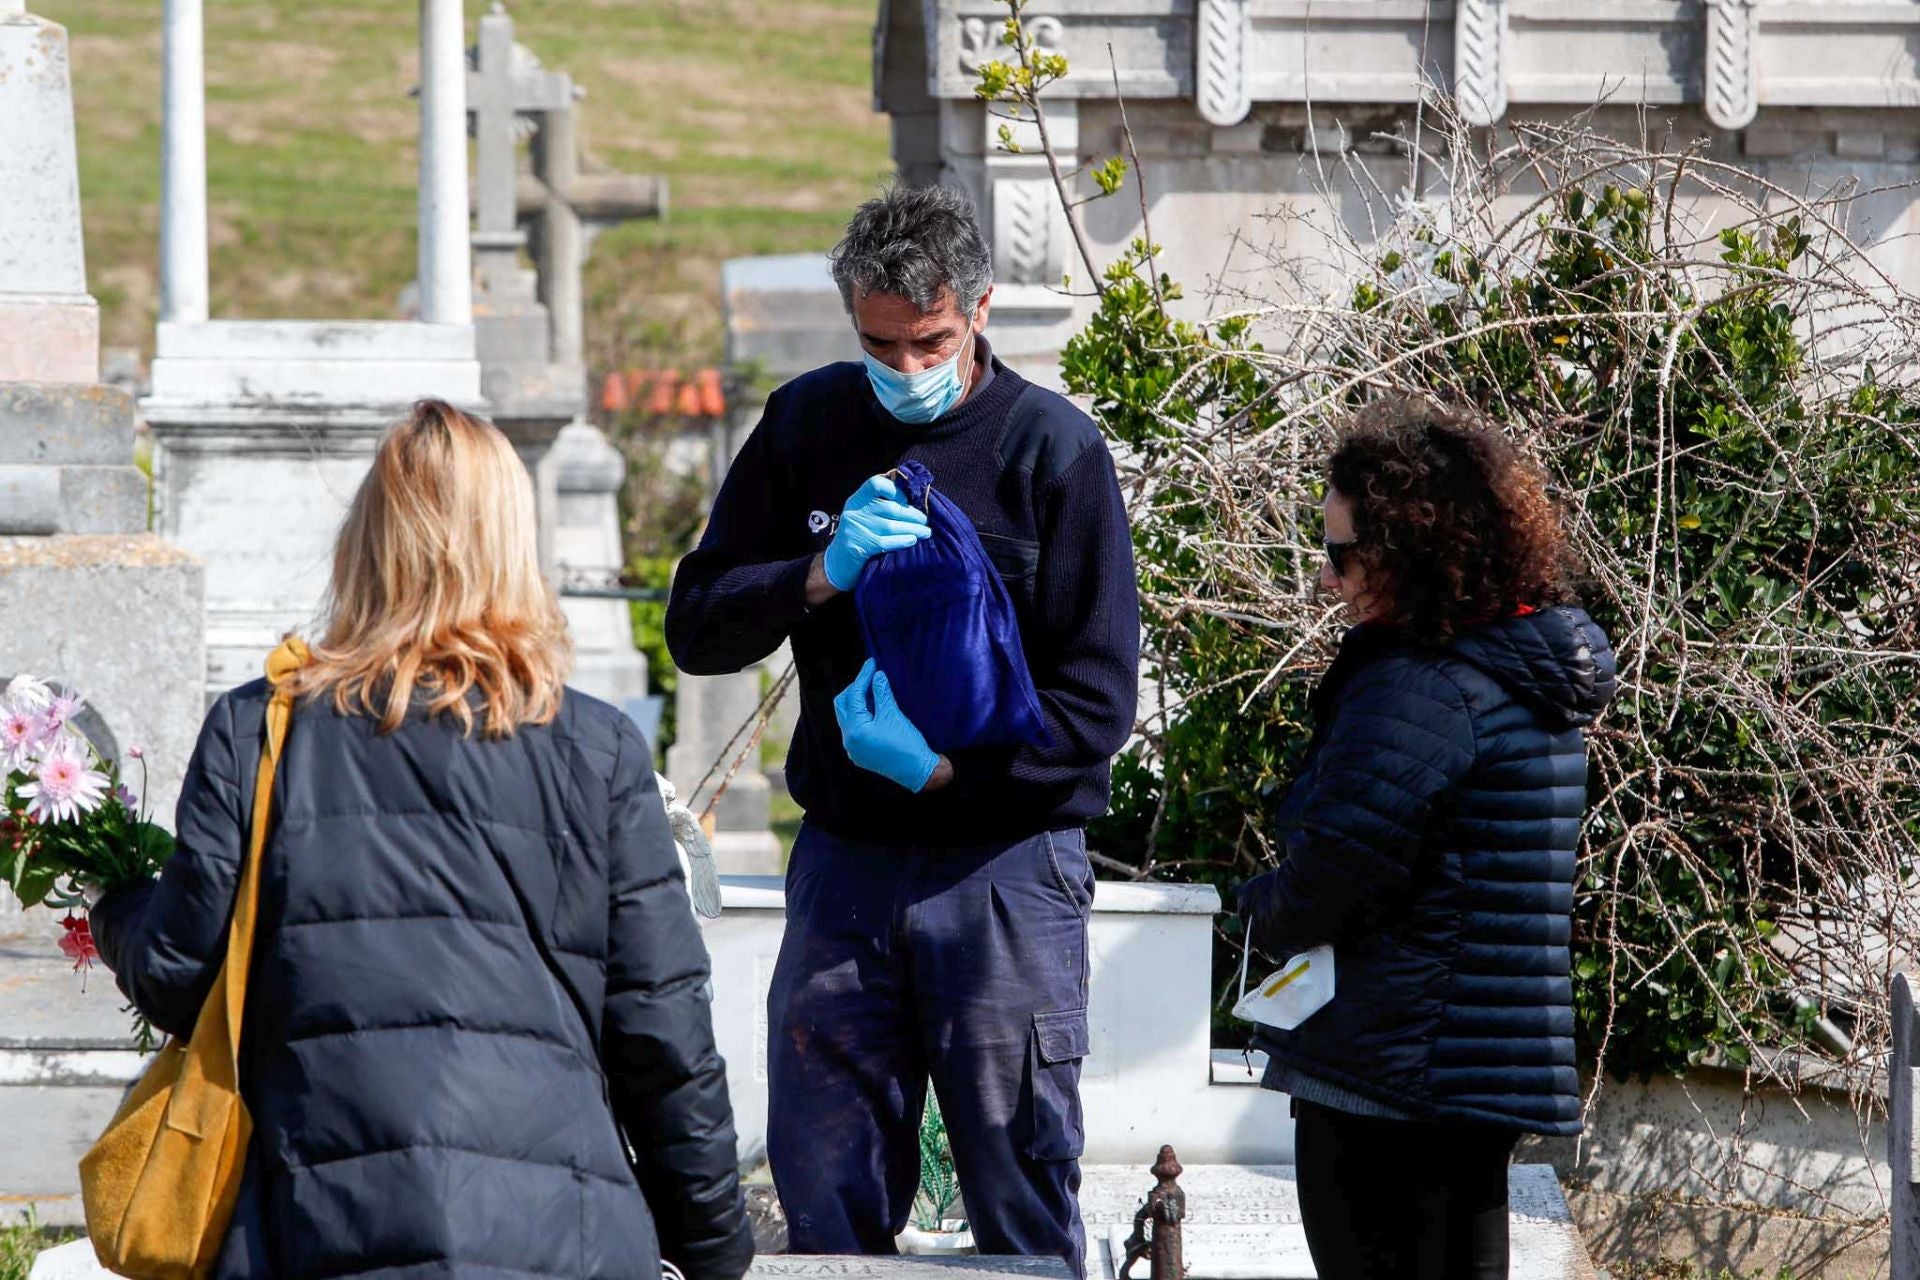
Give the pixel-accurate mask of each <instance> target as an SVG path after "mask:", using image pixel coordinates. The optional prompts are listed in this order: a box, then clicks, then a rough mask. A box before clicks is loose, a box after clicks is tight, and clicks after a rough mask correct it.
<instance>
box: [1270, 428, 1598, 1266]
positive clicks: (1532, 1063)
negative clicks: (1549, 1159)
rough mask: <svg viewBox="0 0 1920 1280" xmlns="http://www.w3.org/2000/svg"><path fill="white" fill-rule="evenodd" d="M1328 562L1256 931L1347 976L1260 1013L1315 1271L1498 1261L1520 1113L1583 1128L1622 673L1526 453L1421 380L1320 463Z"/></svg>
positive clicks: (1545, 1127) (1561, 1129) (1278, 950)
mask: <svg viewBox="0 0 1920 1280" xmlns="http://www.w3.org/2000/svg"><path fill="white" fill-rule="evenodd" d="M1327 479H1328V488H1327V495H1326V506H1325V518H1326V552H1327V560H1326V564H1325V565H1324V566H1323V567H1322V569H1321V571H1320V581H1321V585H1322V586H1323V587H1324V588H1325V589H1326V590H1327V591H1328V592H1329V593H1330V594H1337V595H1338V596H1339V597H1340V599H1341V600H1342V601H1344V602H1345V604H1346V606H1347V609H1348V611H1349V614H1350V617H1351V621H1352V622H1353V623H1354V626H1353V628H1352V629H1351V630H1350V631H1348V632H1347V634H1346V637H1345V639H1344V640H1343V641H1342V643H1341V646H1340V652H1339V656H1338V657H1337V658H1336V659H1335V661H1334V663H1333V666H1332V667H1331V669H1329V671H1328V672H1327V674H1326V677H1325V678H1324V680H1323V681H1322V682H1321V684H1320V687H1319V688H1318V689H1317V690H1316V691H1315V693H1314V697H1313V711H1314V723H1315V729H1314V737H1313V742H1312V745H1311V747H1310V749H1309V754H1308V758H1307V760H1306V763H1305V765H1304V766H1303V768H1302V771H1301V773H1300V776H1299V778H1298V780H1297V781H1296V782H1295V783H1294V785H1293V787H1292V788H1291V790H1290V791H1289V792H1288V794H1287V796H1286V799H1285V801H1284V802H1283V803H1282V805H1281V807H1280V810H1279V814H1278V818H1277V825H1276V831H1275V836H1276V843H1277V844H1278V845H1279V846H1280V847H1282V848H1283V849H1284V851H1285V857H1284V859H1283V860H1282V862H1281V864H1280V865H1279V867H1277V868H1276V869H1275V870H1273V871H1270V872H1268V873H1267V874H1265V875H1263V876H1260V877H1259V878H1257V879H1255V880H1253V881H1250V882H1249V883H1247V884H1246V885H1243V886H1242V887H1241V890H1240V897H1239V907H1240V913H1241V915H1242V916H1243V917H1244V918H1245V919H1247V920H1248V921H1249V922H1250V924H1251V928H1252V934H1253V941H1254V945H1255V946H1256V947H1257V948H1259V949H1260V950H1262V951H1265V952H1267V953H1269V954H1270V955H1274V956H1283V955H1289V954H1292V953H1295V952H1299V951H1303V950H1306V949H1308V948H1310V947H1315V946H1319V945H1322V944H1330V945H1332V946H1333V948H1334V955H1335V965H1334V973H1335V977H1336V982H1337V991H1336V994H1335V995H1334V997H1333V999H1332V1001H1331V1002H1330V1003H1329V1004H1327V1005H1326V1006H1325V1007H1324V1008H1322V1009H1321V1010H1319V1011H1318V1012H1316V1013H1315V1014H1313V1015H1312V1016H1311V1017H1310V1018H1308V1019H1307V1020H1306V1021H1305V1022H1304V1023H1302V1024H1301V1025H1300V1026H1299V1027H1298V1028H1297V1029H1295V1030H1293V1031H1290V1032H1289V1031H1278V1030H1273V1029H1270V1028H1267V1027H1265V1026H1263V1027H1262V1028H1261V1030H1260V1032H1259V1033H1258V1035H1257V1036H1256V1043H1257V1044H1258V1045H1259V1047H1261V1048H1263V1049H1265V1050H1266V1051H1267V1053H1268V1056H1269V1066H1268V1069H1267V1075H1266V1078H1265V1079H1264V1080H1263V1081H1262V1083H1263V1084H1265V1085H1266V1087H1268V1088H1270V1089H1278V1090H1281V1091H1283V1092H1285V1093H1287V1094H1290V1095H1291V1096H1292V1098H1293V1108H1294V1116H1295V1159H1296V1161H1297V1165H1298V1171H1299V1180H1300V1181H1299V1187H1300V1208H1301V1214H1302V1217H1303V1218H1304V1220H1305V1226H1306V1234H1307V1243H1308V1247H1309V1248H1310V1249H1311V1251H1312V1253H1313V1259H1314V1265H1315V1268H1316V1269H1317V1271H1318V1273H1319V1275H1320V1276H1321V1277H1322V1280H1361V1278H1363V1277H1364V1278H1365V1280H1443V1278H1444V1280H1504V1277H1505V1276H1506V1275H1507V1164H1508V1161H1509V1159H1510V1158H1511V1155H1512V1152H1513V1147H1514V1144H1515V1142H1516V1140H1517V1139H1518V1137H1519V1135H1520V1134H1522V1133H1540V1134H1572V1133H1577V1132H1579V1129H1580V1096H1579V1080H1578V1077H1577V1075H1576V1073H1575V1068H1574V1048H1573V1005H1572V984H1571V981H1570V978H1569V956H1568V940H1569V935H1570V932H1571V913H1572V908H1573V878H1574V856H1575V849H1576V845H1577V843H1578V840H1579V833H1580V826H1581V818H1582V814H1583V812H1584V810H1585V807H1586V740H1585V729H1586V726H1588V725H1589V724H1591V723H1592V722H1593V720H1594V718H1595V717H1596V716H1597V715H1599V713H1600V712H1601V711H1602V710H1603V709H1604V708H1605V707H1606V705H1607V702H1608V701H1609V699H1610V698H1611V697H1612V694H1613V689H1614V663H1613V654H1612V651H1611V649H1610V647H1609V645H1608V642H1607V637H1606V636H1605V634H1603V633H1602V631H1601V630H1600V628H1599V627H1598V626H1596V625H1595V624H1594V622H1593V620H1592V619H1591V618H1589V617H1588V616H1587V615H1586V613H1585V612H1584V611H1582V610H1581V609H1580V608H1579V606H1578V605H1577V604H1575V603H1574V602H1573V598H1572V593H1571V591H1570V589H1569V586H1568V584H1567V571H1566V569H1565V565H1566V563H1567V560H1568V556H1567V553H1566V546H1565V541H1564V535H1563V533H1562V530H1561V527H1560V522H1559V517H1558V514H1557V512H1556V511H1555V509H1554V506H1553V503H1552V502H1551V501H1550V499H1549V498H1548V496H1547V488H1546V479H1545V476H1544V474H1543V473H1542V472H1541V470H1540V469H1539V468H1538V467H1537V466H1535V465H1534V464H1533V463H1531V462H1530V461H1528V460H1527V459H1526V457H1525V456H1524V455H1523V454H1522V453H1521V452H1520V451H1519V450H1518V449H1517V448H1516V447H1515V446H1514V445H1513V444H1511V443H1510V442H1509V441H1508V440H1507V439H1506V438H1505V437H1504V436H1502V435H1501V433H1500V432H1499V430H1498V429H1497V428H1495V427H1493V426H1491V425H1488V424H1485V423H1483V422H1480V421H1478V420H1476V419H1474V418H1472V417H1471V416H1468V415H1465V414H1460V413H1454V412H1450V411H1445V410H1441V409H1437V408H1435V407H1433V406H1431V405H1426V404H1421V403H1418V402H1396V403H1393V404H1389V405H1385V406H1381V407H1379V408H1377V409H1375V410H1373V411H1371V412H1370V413H1368V414H1365V415H1362V416H1361V417H1360V418H1358V419H1356V420H1355V421H1354V423H1353V424H1352V425H1351V426H1350V427H1349V428H1348V429H1347V431H1346V432H1345V433H1344V435H1343V437H1342V439H1341V440H1340V442H1339V445H1338V447H1337V448H1336V449H1335V450H1334V453H1333V456H1332V458H1331V459H1330V460H1329V463H1328V468H1327Z"/></svg>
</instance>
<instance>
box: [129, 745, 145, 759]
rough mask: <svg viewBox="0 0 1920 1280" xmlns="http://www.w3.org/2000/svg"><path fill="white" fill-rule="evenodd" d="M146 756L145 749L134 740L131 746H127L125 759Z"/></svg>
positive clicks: (143, 757)
mask: <svg viewBox="0 0 1920 1280" xmlns="http://www.w3.org/2000/svg"><path fill="white" fill-rule="evenodd" d="M146 758H147V749H146V748H145V747H143V746H141V745H140V744H139V743H137V742H136V743H134V744H133V745H132V746H130V747H128V748H127V759H129V760H145V759H146Z"/></svg>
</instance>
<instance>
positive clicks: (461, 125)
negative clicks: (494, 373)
mask: <svg viewBox="0 0 1920 1280" xmlns="http://www.w3.org/2000/svg"><path fill="white" fill-rule="evenodd" d="M465 29H466V27H465V19H464V17H463V16H462V14H461V9H460V0H420V318H421V319H422V320H423V321H425V322H426V323H428V324H471V323H473V268H472V259H471V257H470V250H469V247H468V243H467V237H468V230H467V54H466V37H465Z"/></svg>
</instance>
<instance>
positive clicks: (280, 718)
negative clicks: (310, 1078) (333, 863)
mask: <svg viewBox="0 0 1920 1280" xmlns="http://www.w3.org/2000/svg"><path fill="white" fill-rule="evenodd" d="M307 657H308V654H307V646H306V644H305V642H303V641H302V640H301V639H300V638H299V637H298V636H288V637H287V638H286V639H285V640H283V641H282V642H281V643H280V647H279V648H277V649H275V650H274V651H273V652H272V653H271V654H270V655H268V657H267V680H268V682H269V683H270V684H272V685H273V686H274V689H273V697H272V699H271V700H270V701H268V703H267V724H266V733H265V735H264V736H263V738H262V741H261V744H260V768H259V771H258V772H257V773H256V774H255V775H254V783H253V824H252V830H251V831H250V832H249V834H248V839H247V853H246V857H245V858H244V859H243V860H242V861H241V863H240V879H239V884H238V886H237V888H236V889H235V891H234V903H233V923H232V926H231V927H230V928H229V929H228V930H227V954H226V958H225V960H224V961H223V962H222V963H221V965H220V972H219V973H218V974H217V975H216V976H215V977H214V980H213V990H211V991H210V992H208V993H207V1002H206V1004H204V1005H202V1006H201V1009H200V1017H199V1020H198V1021H196V1022H195V1023H194V1026H193V1039H192V1040H191V1041H190V1042H189V1047H188V1053H187V1061H186V1064H185V1066H184V1067H183V1069H182V1071H181V1084H182V1085H183V1086H184V1085H186V1084H187V1083H188V1081H189V1079H190V1078H192V1077H196V1076H197V1077H200V1078H202V1079H205V1080H206V1081H208V1082H209V1083H212V1084H216V1085H220V1086H223V1087H224V1089H225V1090H227V1091H236V1092H237V1091H238V1089H239V1087H240V1023H241V1016H242V1013H243V1012H244V1010H245V1008H246V1003H247V977H248V974H249V973H250V972H251V971H252V968H253V936H254V931H255V928H256V926H257V925H258V923H259V917H260V863H261V859H262V855H263V853H264V851H265V849H266V847H267V834H268V830H269V828H270V826H271V817H272V814H271V812H270V811H271V809H272V806H273V779H274V774H275V771H276V770H277V769H278V768H279V765H280V753H281V751H282V750H283V749H284V748H285V747H286V742H287V727H288V725H290V724H291V723H292V722H293V694H292V693H291V692H289V691H288V690H287V689H285V688H284V687H282V683H283V681H284V680H285V679H286V677H287V676H289V675H291V674H292V673H293V672H295V671H297V670H298V669H299V668H300V667H301V665H302V664H304V663H305V662H306V661H307ZM220 1105H221V1104H220V1103H219V1101H218V1099H217V1097H216V1096H215V1092H214V1091H209V1090H205V1089H190V1088H185V1087H181V1088H176V1089H175V1090H174V1094H173V1099H172V1101H171V1102H170V1103H169V1104H168V1108H167V1123H168V1125H169V1126H171V1127H173V1128H175V1129H181V1130H184V1131H186V1132H189V1133H195V1134H204V1133H205V1132H206V1131H207V1129H208V1127H209V1125H211V1124H212V1123H214V1122H215V1121H216V1120H217V1119H218V1117H219V1116H220V1115H223V1114H224V1112H223V1111H221V1110H220Z"/></svg>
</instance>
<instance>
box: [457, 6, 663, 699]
mask: <svg viewBox="0 0 1920 1280" xmlns="http://www.w3.org/2000/svg"><path fill="white" fill-rule="evenodd" d="M513 33H514V27H513V19H512V18H511V17H509V16H508V15H507V12H506V10H505V8H504V7H503V6H501V5H499V4H495V5H494V6H493V9H492V11H491V12H490V13H488V14H487V15H486V16H485V17H483V18H481V19H480V38H479V42H478V44H477V45H476V46H475V48H474V52H473V57H472V65H471V67H470V69H469V70H468V72H467V105H468V111H469V113H470V114H471V116H472V118H473V129H474V135H475V138H476V140H477V145H476V147H475V184H474V215H475V217H474V233H473V251H474V268H475V281H476V293H475V297H474V332H475V341H476V344H477V348H478V351H479V355H480V366H481V385H482V387H483V388H484V390H485V392H486V395H487V399H488V401H489V402H490V403H491V404H492V405H493V406H494V421H496V422H498V423H500V424H502V426H503V428H504V429H509V430H511V429H512V428H513V426H514V424H520V423H523V422H524V423H526V424H527V425H529V426H531V425H534V424H541V423H546V422H561V423H566V424H567V425H566V426H565V427H564V428H563V429H562V430H561V433H560V435H559V436H558V437H556V439H555V441H554V447H553V450H552V452H551V453H550V454H549V455H548V457H547V460H546V463H545V465H544V466H543V467H542V468H541V472H540V477H539V479H540V484H541V489H542V501H541V510H542V511H543V512H545V513H548V515H549V517H550V518H549V519H547V520H546V521H545V522H544V524H543V528H542V541H543V547H542V550H543V558H544V559H545V560H546V562H547V563H548V564H550V565H551V566H552V567H553V569H554V572H555V574H556V576H557V577H558V578H559V580H560V582H561V585H562V594H563V599H562V605H563V607H564V608H565V609H566V613H567V620H568V622H569V624H570V625H571V627H572V630H573V639H574V656H575V662H574V674H573V681H572V682H573V683H574V684H575V685H576V686H577V687H579V688H580V689H582V690H584V691H585V692H587V693H590V694H592V695H594V696H595V697H598V698H604V699H606V700H607V701H608V702H611V703H613V704H614V705H615V706H621V705H624V704H625V703H627V702H628V700H630V699H634V698H640V697H644V696H645V695H646V692H647V661H646V657H645V655H643V654H641V653H640V652H639V651H638V650H637V649H635V648H634V645H633V628H632V625H631V621H630V617H629V612H628V609H627V605H626V602H625V601H622V600H615V599H604V598H602V599H595V598H587V597H581V596H568V595H566V594H565V588H566V586H567V584H568V583H570V582H573V581H575V580H578V581H582V582H585V583H589V584H598V585H603V586H604V585H609V584H611V583H612V582H613V581H614V580H616V579H617V578H618V577H619V574H620V572H621V570H622V568H623V567H624V561H625V557H624V556H623V554H622V549H621V540H620V510H619V496H620V487H621V484H622V482H623V481H624V479H625V476H626V461H625V459H624V458H623V457H622V456H621V455H620V453H619V452H618V451H617V450H615V449H614V448H613V446H612V445H611V444H609V443H608V442H607V439H606V437H605V436H604V435H603V434H602V433H601V432H600V430H599V428H597V427H595V426H593V425H592V424H591V423H589V422H587V421H586V420H585V413H586V408H587V377H586V363H585V354H584V350H583V346H582V338H583V334H582V318H581V281H580V277H581V272H582V269H583V267H584V264H585V254H586V249H587V247H588V245H589V244H590V242H591V239H592V236H593V235H594V234H595V233H596V232H597V231H599V230H601V229H604V228H606V227H610V226H614V225H617V224H618V223H620V222H623V221H627V220H630V219H635V218H651V217H658V216H659V215H660V214H661V213H662V212H663V211H664V209H665V205H666V186H665V183H664V182H663V181H661V180H659V179H655V178H648V177H635V176H632V175H628V174H590V175H582V174H580V172H579V164H578V160H577V156H576V155H575V154H574V153H573V148H574V147H575V146H576V136H577V135H576V128H575V110H576V103H577V101H578V99H579V98H580V97H581V91H580V90H578V89H577V88H576V87H575V86H574V83H573V81H572V80H571V79H570V78H569V77H568V76H567V75H566V74H565V73H564V72H557V71H548V70H546V69H545V68H543V67H542V66H541V65H540V61H539V59H538V58H536V57H534V56H533V54H532V53H530V52H529V51H528V50H527V49H526V48H524V47H523V46H521V45H519V44H516V43H515V42H514V34H513ZM523 139H530V140H531V141H532V143H533V146H532V158H533V161H534V164H533V166H532V167H533V172H532V173H531V174H525V175H523V174H522V173H521V165H520V146H519V144H520V142H521V141H522V140H523ZM523 178H524V180H525V181H524V184H523V181H522V180H523ZM529 225H530V226H531V227H532V228H533V231H534V234H532V235H529V232H528V227H529ZM529 249H531V257H532V261H533V264H534V265H533V267H532V269H528V268H526V267H524V266H522V265H521V261H522V259H521V255H522V253H523V252H524V251H527V250H529Z"/></svg>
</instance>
